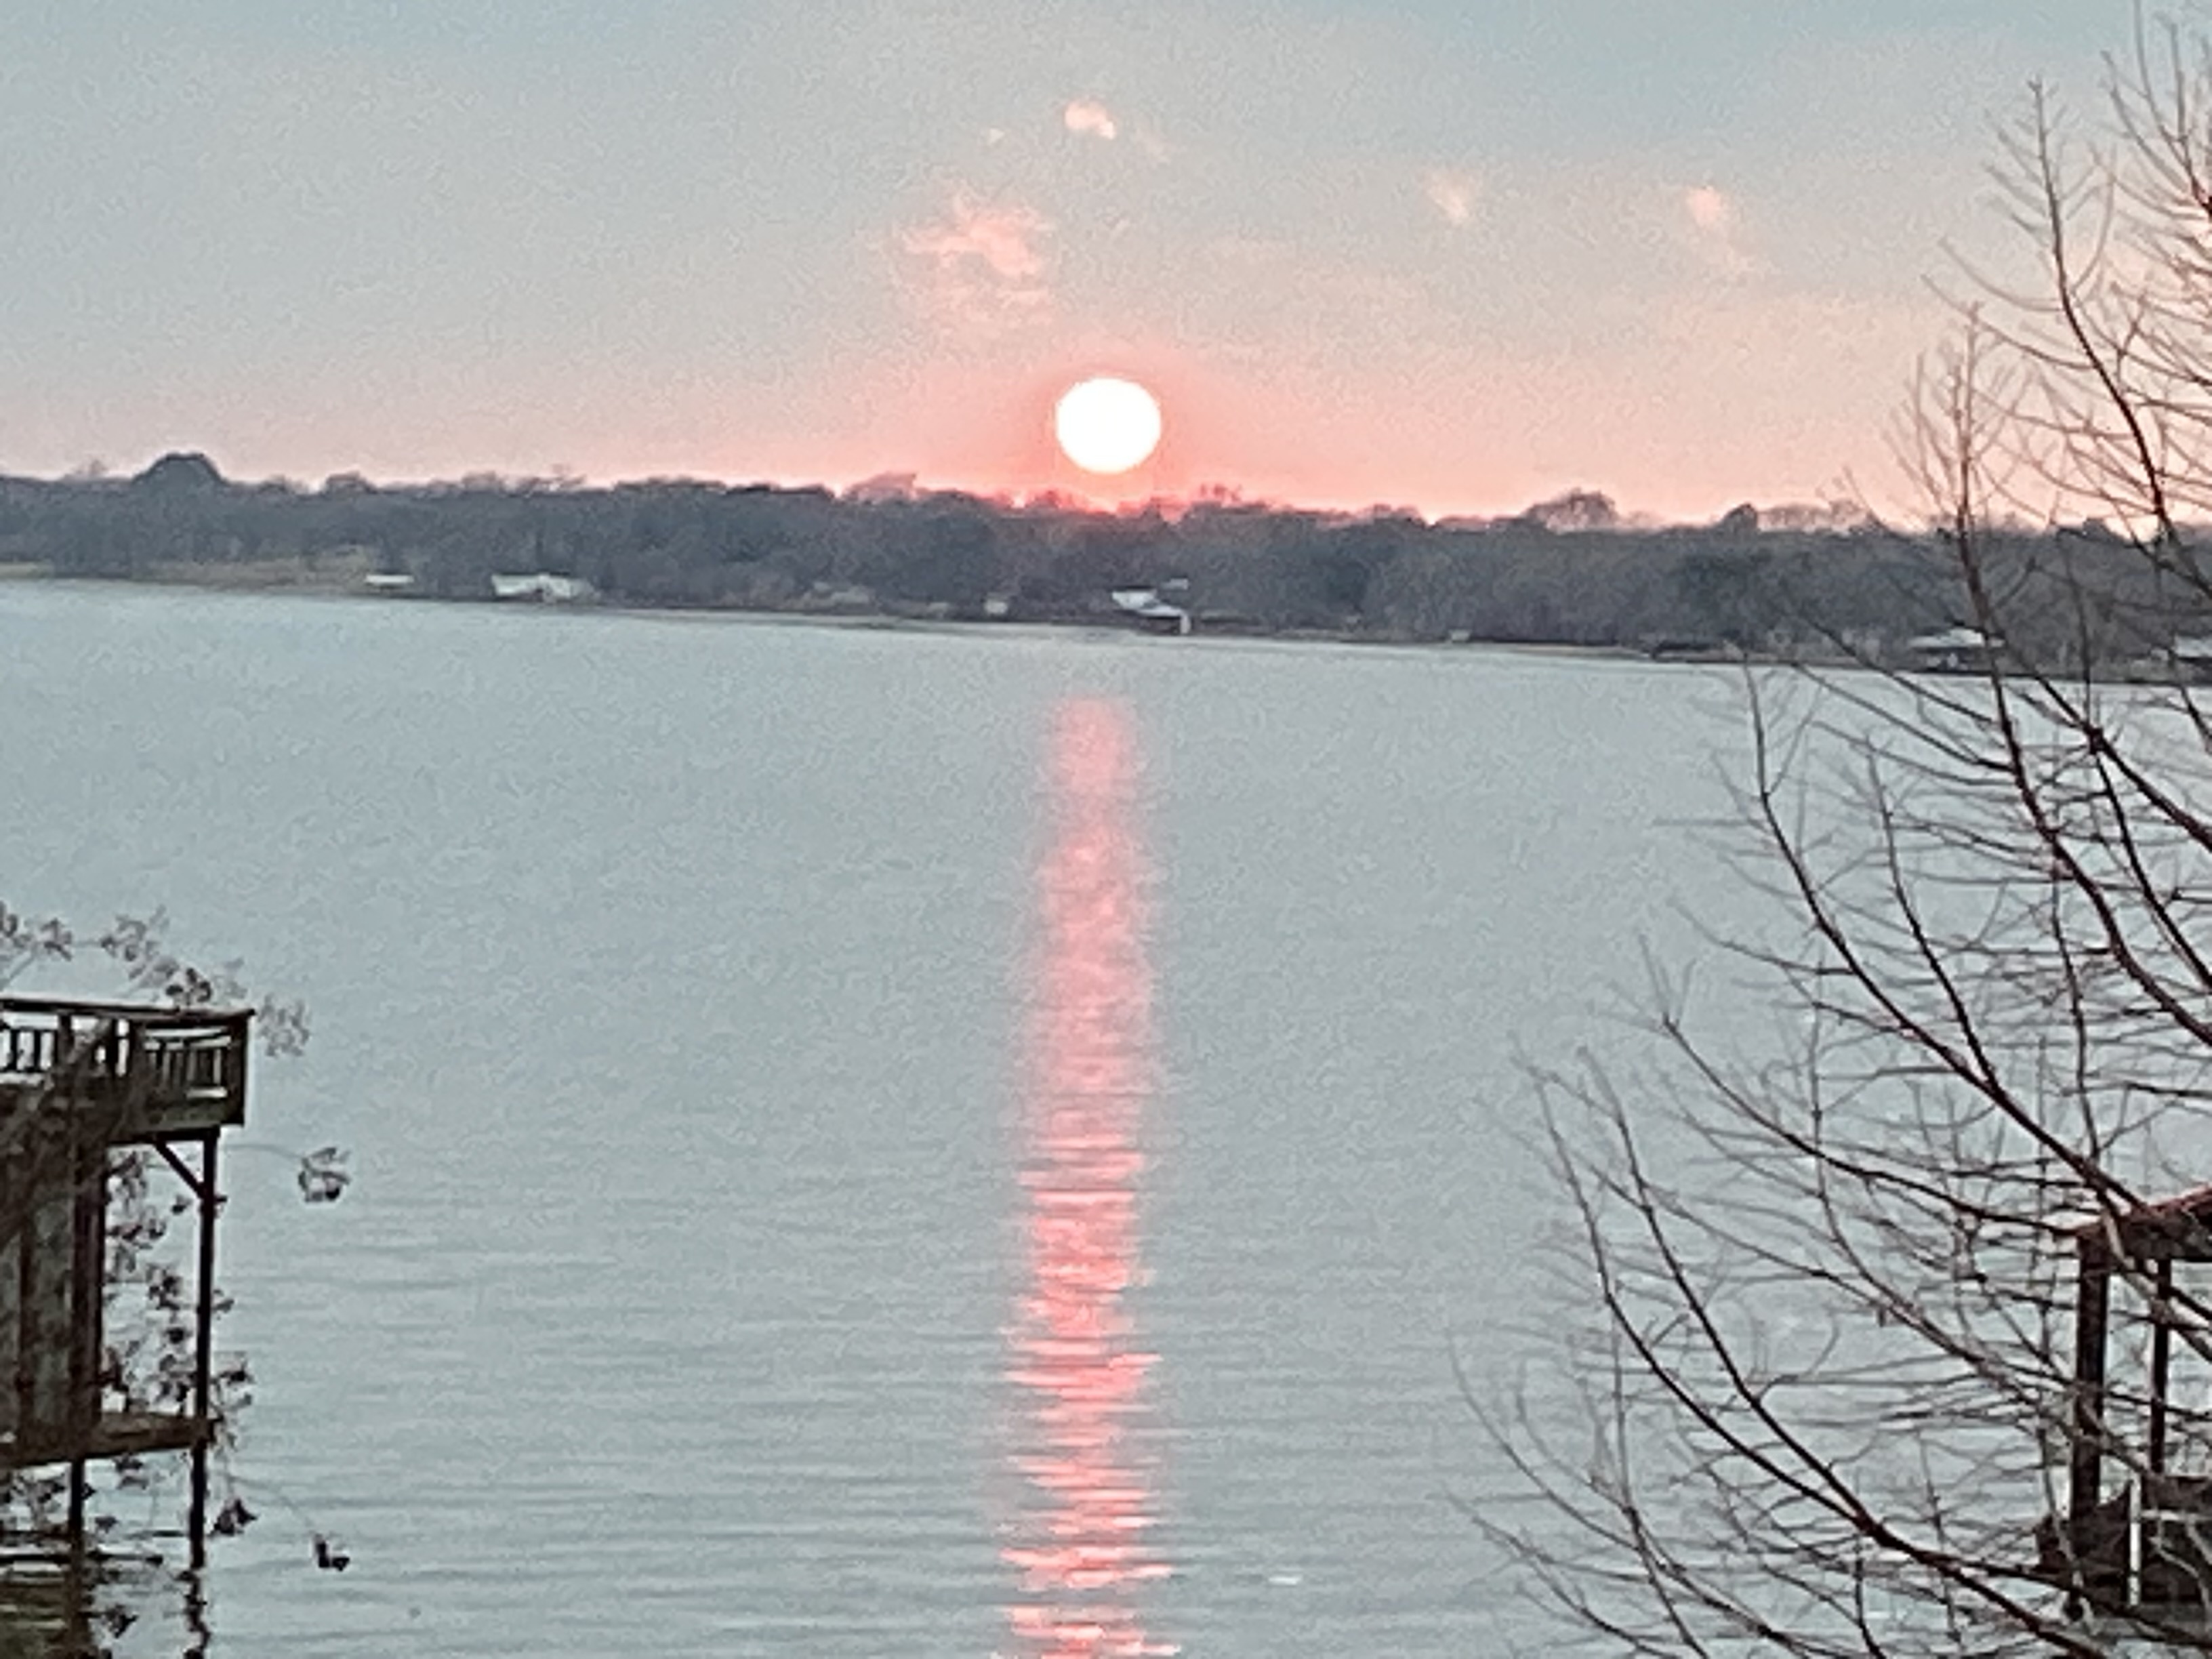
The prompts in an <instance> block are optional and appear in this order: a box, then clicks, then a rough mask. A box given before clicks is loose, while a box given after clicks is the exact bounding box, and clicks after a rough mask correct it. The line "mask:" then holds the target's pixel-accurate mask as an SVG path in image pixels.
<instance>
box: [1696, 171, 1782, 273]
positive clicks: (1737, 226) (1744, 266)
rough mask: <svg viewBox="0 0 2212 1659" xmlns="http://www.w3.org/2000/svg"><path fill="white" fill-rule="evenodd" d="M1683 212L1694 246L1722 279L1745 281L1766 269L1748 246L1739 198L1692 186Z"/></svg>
mask: <svg viewBox="0 0 2212 1659" xmlns="http://www.w3.org/2000/svg"><path fill="white" fill-rule="evenodd" d="M1681 209H1682V214H1683V216H1684V217H1685V218H1686V219H1687V220H1688V222H1689V223H1688V231H1689V235H1690V241H1691V245H1692V246H1693V247H1695V248H1696V250H1697V252H1698V254H1699V258H1702V259H1704V260H1705V263H1706V264H1708V265H1710V266H1711V268H1712V269H1713V270H1716V271H1717V272H1718V273H1719V274H1720V275H1721V276H1726V277H1728V278H1729V280H1731V281H1735V282H1741V280H1743V279H1744V278H1745V277H1747V276H1757V275H1758V274H1759V272H1760V271H1761V270H1765V264H1764V262H1763V261H1761V260H1760V259H1759V258H1758V257H1757V256H1756V255H1755V254H1753V252H1752V251H1751V249H1750V247H1749V246H1747V243H1746V241H1745V240H1744V234H1743V228H1742V225H1741V215H1740V214H1739V213H1738V212H1737V210H1736V204H1735V197H1732V196H1730V195H1729V193H1728V192H1727V191H1724V190H1722V189H1720V188H1719V187H1717V185H1691V186H1690V187H1688V188H1687V189H1686V190H1684V191H1682V192H1681Z"/></svg>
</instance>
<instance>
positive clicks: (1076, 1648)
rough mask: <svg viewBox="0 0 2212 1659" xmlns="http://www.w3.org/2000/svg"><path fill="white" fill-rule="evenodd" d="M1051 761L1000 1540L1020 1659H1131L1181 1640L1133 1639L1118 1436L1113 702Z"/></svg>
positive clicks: (1128, 1421) (1131, 1569)
mask: <svg viewBox="0 0 2212 1659" xmlns="http://www.w3.org/2000/svg"><path fill="white" fill-rule="evenodd" d="M1048 763H1049V767H1050V778H1049V782H1050V790H1051V799H1052V810H1053V836H1052V842H1051V845H1050V848H1048V851H1047V853H1046V854H1045V858H1044V861H1043V864H1042V868H1041V869H1040V871H1039V872H1038V882H1037V896H1038V902H1039V905H1040V908H1041V912H1042V928H1041V933H1042V948H1041V951H1040V952H1039V954H1038V957H1037V960H1036V976H1037V983H1036V1002H1035V1006H1034V1012H1033V1017H1032V1026H1031V1030H1030V1059H1031V1062H1032V1066H1033V1071H1032V1075H1031V1078H1030V1086H1029V1089H1028V1091H1027V1094H1026V1097H1025V1099H1024V1137H1025V1142H1026V1145H1025V1148H1024V1151H1025V1157H1024V1170H1023V1175H1022V1184H1023V1186H1024V1188H1025V1189H1026V1190H1027V1194H1028V1204H1027V1209H1026V1215H1025V1221H1026V1224H1027V1239H1026V1243H1027V1247H1028V1262H1029V1284H1028V1285H1027V1287H1026V1290H1025V1292H1024V1295H1023V1297H1022V1299H1021V1302H1020V1304H1019V1307H1018V1317H1017V1318H1016V1321H1015V1323H1014V1327H1013V1329H1012V1333H1011V1334H1010V1342H1011V1346H1012V1358H1011V1363H1010V1364H1009V1366H1008V1369H1007V1373H1006V1374H1007V1376H1008V1377H1009V1378H1010V1379H1011V1380H1012V1382H1013V1383H1016V1384H1017V1385H1018V1387H1020V1388H1021V1389H1023V1390H1024V1393H1025V1398H1026V1401H1027V1407H1028V1410H1027V1416H1028V1429H1029V1433H1028V1436H1027V1438H1026V1442H1025V1444H1024V1449H1023V1450H1022V1451H1021V1452H1020V1453H1019V1454H1018V1455H1017V1456H1016V1458H1015V1465H1016V1467H1017V1468H1018V1469H1019V1471H1020V1472H1021V1474H1022V1475H1023V1476H1024V1480H1025V1481H1026V1484H1027V1487H1028V1491H1029V1494H1030V1502H1029V1503H1028V1504H1026V1505H1025V1508H1024V1514H1023V1516H1022V1518H1021V1521H1020V1523H1019V1525H1018V1528H1017V1530H1016V1541H1015V1542H1014V1543H1013V1544H1012V1545H1011V1546H1009V1547H1008V1548H1007V1549H1006V1552H1005V1555H1006V1560H1007V1562H1008V1563H1009V1564H1010V1565H1012V1566H1014V1567H1016V1568H1017V1569H1018V1570H1019V1571H1020V1574H1021V1589H1020V1595H1019V1596H1018V1599H1017V1600H1016V1601H1014V1602H1013V1603H1012V1605H1011V1606H1009V1607H1007V1609H1006V1617H1007V1620H1008V1622H1009V1624H1010V1625H1011V1626H1012V1631H1013V1634H1014V1637H1015V1639H1016V1642H1017V1644H1018V1648H1019V1650H1020V1651H1021V1652H1023V1653H1024V1654H1027V1655H1033V1656H1036V1659H1108V1656H1113V1659H1137V1656H1155V1655H1164V1654H1172V1653H1175V1652H1176V1651H1177V1650H1176V1648H1175V1647H1174V1645H1173V1644H1164V1643H1158V1642H1154V1641H1152V1639H1150V1638H1148V1637H1147V1636H1146V1633H1145V1630H1144V1626H1143V1623H1142V1621H1141V1620H1140V1618H1139V1607H1138V1605H1137V1593H1138V1591H1139V1589H1140V1587H1141V1586H1143V1585H1144V1584H1145V1583H1147V1582H1149V1581H1151V1580H1153V1579H1157V1578H1163V1577H1166V1576H1167V1575H1168V1573H1169V1571H1170V1569H1169V1567H1168V1565H1167V1563H1166V1562H1165V1561H1164V1560H1163V1559H1160V1557H1159V1555H1158V1553H1157V1552H1156V1551H1154V1550H1153V1549H1152V1547H1150V1546H1149V1545H1148V1544H1147V1542H1146V1538H1145V1534H1146V1530H1147V1529H1148V1528H1151V1527H1152V1525H1153V1524H1154V1522H1155V1521H1156V1519H1157V1516H1156V1513H1155V1511H1156V1507H1157V1506H1156V1504H1155V1503H1154V1501H1153V1498H1152V1492H1151V1490H1150V1488H1149V1487H1148V1486H1147V1485H1146V1469H1145V1467H1144V1459H1143V1457H1142V1456H1141V1455H1139V1453H1138V1451H1137V1450H1136V1449H1134V1448H1133V1446H1132V1444H1131V1431H1132V1430H1133V1428H1134V1427H1136V1426H1137V1425H1138V1424H1139V1422H1140V1420H1141V1415H1142V1412H1143V1392H1144V1383H1145V1374H1146V1371H1147V1370H1150V1369H1151V1367H1152V1364H1153V1360H1154V1356H1153V1355H1152V1354H1149V1353H1146V1352H1143V1351H1142V1350H1141V1349H1139V1347H1138V1346H1136V1340H1135V1332H1134V1331H1133V1328H1132V1325H1131V1322H1130V1319H1129V1316H1128V1313H1127V1310H1126V1309H1125V1308H1124V1307H1123V1305H1122V1294H1123V1292H1124V1291H1127V1289H1128V1288H1129V1287H1130V1285H1132V1284H1133V1283H1134V1282H1135V1279H1136V1277H1137V1227H1136V1221H1137V1214H1136V1212H1137V1188H1138V1180H1139V1176H1140V1175H1141V1174H1142V1173H1143V1170H1144V1158H1143V1155H1142V1154H1141V1153H1140V1152H1139V1151H1138V1150H1137V1142H1138V1133H1139V1127H1140V1123H1141V1119H1142V1116H1143V1112H1144V1107H1145V1103H1146V1099H1147V1097H1149V1095H1150V1093H1151V1090H1152V1067H1153V1058H1152V1023H1151V1003H1152V975H1151V970H1150V969H1149V967H1148V966H1147V964H1146V960H1145V950H1144V905H1143V895H1142V860H1141V858H1140V853H1139V840H1138V835H1137V830H1136V828H1135V823H1134V811H1133V803H1132V800H1131V796H1132V794H1133V788H1134V782H1135V770H1136V767H1135V745H1134V743H1133V738H1132V736H1131V732H1130V729H1129V721H1128V717H1127V714H1126V712H1125V711H1124V710H1123V709H1122V708H1121V706H1120V705H1119V704H1117V703H1112V702H1103V701H1098V700H1082V701H1077V702H1069V703H1066V704H1064V705H1063V706H1062V707H1061V708H1060V709H1059V710H1058V711H1057V713H1056V715H1055V718H1054V725H1053V731H1052V741H1051V750H1050V754H1049V757H1048Z"/></svg>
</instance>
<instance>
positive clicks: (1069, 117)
mask: <svg viewBox="0 0 2212 1659" xmlns="http://www.w3.org/2000/svg"><path fill="white" fill-rule="evenodd" d="M1060 119H1061V120H1062V121H1064V122H1065V123H1066V125H1067V130H1068V131H1070V132H1078V133H1085V134H1088V135H1089V136H1090V137H1093V138H1103V139H1106V140H1108V141H1109V142H1111V141H1112V140H1113V139H1115V138H1117V137H1120V136H1121V126H1120V124H1119V123H1117V122H1116V121H1115V119H1114V112H1113V111H1111V110H1109V109H1108V108H1107V107H1106V106H1105V105H1103V104H1101V103H1098V102H1097V101H1096V100H1092V99H1089V98H1078V99H1076V100H1074V101H1073V102H1072V103H1070V104H1069V105H1068V106H1067V107H1066V109H1065V110H1063V111H1061V112H1060Z"/></svg>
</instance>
